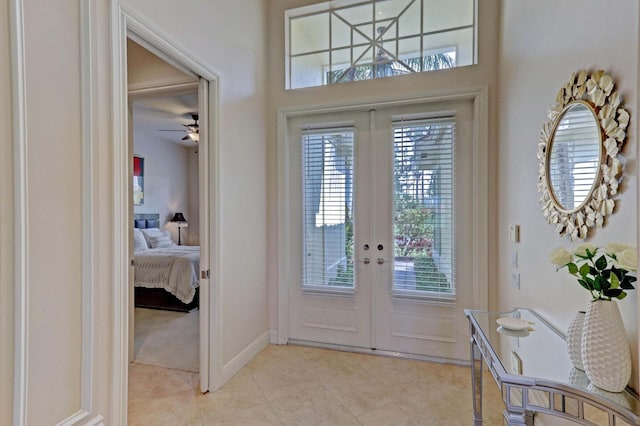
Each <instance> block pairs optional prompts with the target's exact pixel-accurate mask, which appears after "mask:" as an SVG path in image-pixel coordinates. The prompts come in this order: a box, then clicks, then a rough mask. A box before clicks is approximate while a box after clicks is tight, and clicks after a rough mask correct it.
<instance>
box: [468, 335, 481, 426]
mask: <svg viewBox="0 0 640 426" xmlns="http://www.w3.org/2000/svg"><path fill="white" fill-rule="evenodd" d="M470 344H471V397H472V401H473V424H474V426H481V425H482V354H481V353H480V348H479V347H478V345H477V344H476V342H475V340H473V337H472V338H471V341H470Z"/></svg>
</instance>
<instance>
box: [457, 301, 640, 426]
mask: <svg viewBox="0 0 640 426" xmlns="http://www.w3.org/2000/svg"><path fill="white" fill-rule="evenodd" d="M465 315H466V316H467V318H468V319H469V324H470V327H471V378H472V393H473V394H472V397H473V416H474V425H475V426H479V425H482V424H483V423H482V360H483V359H484V361H485V362H486V364H487V366H488V368H489V371H491V374H493V377H494V378H495V380H496V383H498V386H499V387H500V389H501V393H502V400H503V401H504V404H505V410H504V412H503V414H504V416H503V417H504V424H506V425H528V426H531V425H533V418H534V415H535V413H547V414H549V415H552V416H557V417H563V418H567V419H570V420H573V421H574V422H577V423H579V424H584V425H598V426H599V425H610V426H620V425H625V426H626V425H640V400H639V399H638V395H637V394H635V393H634V392H633V391H632V390H631V389H628V390H626V391H625V392H621V393H611V392H606V391H604V390H601V389H599V388H597V387H595V386H593V385H592V384H591V383H589V379H588V378H587V376H586V374H585V373H584V372H583V371H580V370H578V369H576V368H574V367H573V366H572V364H571V361H570V360H569V354H568V353H567V346H566V342H565V337H564V334H562V333H560V332H559V331H557V330H556V329H555V328H553V327H552V326H551V325H550V324H549V323H547V322H546V321H545V320H544V319H542V317H540V316H539V315H538V314H536V313H535V312H534V311H532V310H529V309H515V310H513V311H511V312H485V311H474V310H465ZM505 317H507V318H508V317H511V318H521V319H524V320H526V321H529V322H530V330H519V331H511V330H505V329H503V328H502V327H499V326H498V324H497V322H496V320H497V319H498V318H505Z"/></svg>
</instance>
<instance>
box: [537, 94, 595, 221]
mask: <svg viewBox="0 0 640 426" xmlns="http://www.w3.org/2000/svg"><path fill="white" fill-rule="evenodd" d="M599 160H600V127H599V124H598V121H597V120H596V118H595V116H594V115H593V113H592V112H591V111H590V110H589V109H588V108H587V107H586V106H584V105H581V104H576V105H574V106H572V107H571V108H570V109H568V110H567V111H566V112H565V115H564V116H563V117H562V119H561V120H560V122H559V123H558V126H557V127H556V130H555V134H554V136H553V145H552V149H551V152H550V158H549V179H550V181H551V188H552V190H553V193H554V195H555V197H556V199H557V200H558V201H559V202H560V204H561V205H562V206H563V207H564V208H566V209H567V210H572V209H574V208H578V207H580V205H581V204H582V202H583V201H584V200H585V199H586V198H587V195H588V194H589V191H591V187H592V186H593V183H594V181H595V179H596V176H597V174H598V164H599Z"/></svg>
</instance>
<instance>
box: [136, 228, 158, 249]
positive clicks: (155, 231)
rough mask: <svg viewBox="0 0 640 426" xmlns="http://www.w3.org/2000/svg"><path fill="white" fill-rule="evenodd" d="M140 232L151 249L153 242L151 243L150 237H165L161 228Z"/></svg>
mask: <svg viewBox="0 0 640 426" xmlns="http://www.w3.org/2000/svg"><path fill="white" fill-rule="evenodd" d="M140 232H142V235H144V239H145V240H147V245H148V246H149V247H151V241H149V238H150V237H152V236H158V235H163V233H162V231H161V230H160V228H145V229H141V230H140Z"/></svg>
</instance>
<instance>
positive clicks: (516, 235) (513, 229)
mask: <svg viewBox="0 0 640 426" xmlns="http://www.w3.org/2000/svg"><path fill="white" fill-rule="evenodd" d="M509 241H511V242H512V243H519V242H520V225H509Z"/></svg>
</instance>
